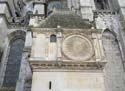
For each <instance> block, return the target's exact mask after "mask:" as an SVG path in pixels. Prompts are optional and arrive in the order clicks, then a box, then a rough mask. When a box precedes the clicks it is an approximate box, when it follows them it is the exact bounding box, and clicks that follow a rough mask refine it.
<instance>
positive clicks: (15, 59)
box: [3, 38, 24, 87]
mask: <svg viewBox="0 0 125 91" xmlns="http://www.w3.org/2000/svg"><path fill="white" fill-rule="evenodd" d="M23 48H24V40H23V39H21V38H18V39H14V40H12V42H11V43H10V51H9V55H8V61H7V66H6V72H5V77H4V81H3V87H16V83H17V80H18V76H19V71H20V65H21V59H22V52H23Z"/></svg>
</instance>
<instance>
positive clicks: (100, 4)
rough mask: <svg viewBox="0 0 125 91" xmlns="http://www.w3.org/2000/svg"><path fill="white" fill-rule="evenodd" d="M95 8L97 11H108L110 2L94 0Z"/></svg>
mask: <svg viewBox="0 0 125 91" xmlns="http://www.w3.org/2000/svg"><path fill="white" fill-rule="evenodd" d="M94 2H95V6H96V9H97V10H107V9H109V1H108V0H94Z"/></svg>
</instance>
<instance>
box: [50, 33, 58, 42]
mask: <svg viewBox="0 0 125 91" xmlns="http://www.w3.org/2000/svg"><path fill="white" fill-rule="evenodd" d="M56 41H57V38H56V35H54V34H53V35H51V36H50V42H56Z"/></svg>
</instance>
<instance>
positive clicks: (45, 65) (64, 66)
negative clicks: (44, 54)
mask: <svg viewBox="0 0 125 91" xmlns="http://www.w3.org/2000/svg"><path fill="white" fill-rule="evenodd" d="M30 64H31V67H32V69H33V71H37V70H45V69H46V70H51V69H58V70H103V68H104V66H105V64H106V61H101V62H94V61H85V62H77V61H76V62H73V61H33V60H30Z"/></svg>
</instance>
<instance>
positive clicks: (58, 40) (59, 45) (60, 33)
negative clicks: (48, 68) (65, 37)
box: [57, 32, 62, 60]
mask: <svg viewBox="0 0 125 91" xmlns="http://www.w3.org/2000/svg"><path fill="white" fill-rule="evenodd" d="M61 48H62V32H58V33H57V54H58V55H57V59H58V60H61V58H62V53H61Z"/></svg>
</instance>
